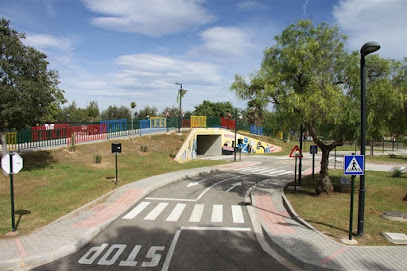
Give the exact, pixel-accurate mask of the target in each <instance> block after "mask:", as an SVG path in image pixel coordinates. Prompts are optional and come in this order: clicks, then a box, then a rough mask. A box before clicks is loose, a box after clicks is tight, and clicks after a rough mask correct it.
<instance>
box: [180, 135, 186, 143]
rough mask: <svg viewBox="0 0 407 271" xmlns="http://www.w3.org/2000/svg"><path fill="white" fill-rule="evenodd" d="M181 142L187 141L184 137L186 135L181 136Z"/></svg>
mask: <svg viewBox="0 0 407 271" xmlns="http://www.w3.org/2000/svg"><path fill="white" fill-rule="evenodd" d="M180 140H181V141H182V142H184V141H185V136H184V134H182V135H181V136H180Z"/></svg>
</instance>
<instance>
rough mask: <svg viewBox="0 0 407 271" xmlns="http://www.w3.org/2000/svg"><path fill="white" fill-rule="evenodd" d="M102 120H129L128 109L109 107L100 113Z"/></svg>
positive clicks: (129, 113)
mask: <svg viewBox="0 0 407 271" xmlns="http://www.w3.org/2000/svg"><path fill="white" fill-rule="evenodd" d="M101 118H102V119H103V120H118V119H131V112H130V109H128V108H127V107H125V106H124V105H122V106H121V107H117V106H115V105H114V106H111V105H109V107H108V108H107V109H106V110H105V111H103V112H102V116H101Z"/></svg>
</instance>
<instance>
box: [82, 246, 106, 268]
mask: <svg viewBox="0 0 407 271" xmlns="http://www.w3.org/2000/svg"><path fill="white" fill-rule="evenodd" d="M106 247H107V244H103V245H101V246H100V247H92V248H90V249H89V250H88V252H86V254H85V255H83V256H82V258H80V259H79V261H78V263H80V264H92V263H93V262H94V261H95V260H96V258H97V257H99V255H100V253H102V251H103V250H104V249H105V248H106ZM92 253H94V254H93V255H92V257H90V258H89V259H88V257H89V256H90V255H91V254H92Z"/></svg>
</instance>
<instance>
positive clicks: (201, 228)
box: [181, 226, 252, 231]
mask: <svg viewBox="0 0 407 271" xmlns="http://www.w3.org/2000/svg"><path fill="white" fill-rule="evenodd" d="M181 230H184V231H251V230H252V229H250V228H238V227H198V226H191V227H181Z"/></svg>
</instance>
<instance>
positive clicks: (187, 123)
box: [177, 119, 191, 128]
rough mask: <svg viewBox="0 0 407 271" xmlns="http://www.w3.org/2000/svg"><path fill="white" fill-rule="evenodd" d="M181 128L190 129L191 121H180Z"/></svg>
mask: <svg viewBox="0 0 407 271" xmlns="http://www.w3.org/2000/svg"><path fill="white" fill-rule="evenodd" d="M177 127H178V126H177ZM182 127H185V128H190V127H191V120H190V119H182Z"/></svg>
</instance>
